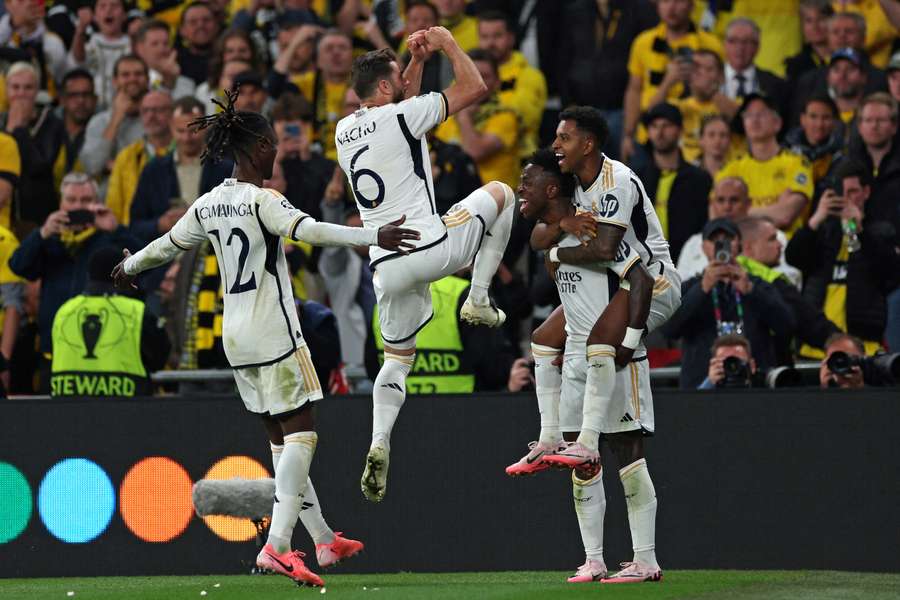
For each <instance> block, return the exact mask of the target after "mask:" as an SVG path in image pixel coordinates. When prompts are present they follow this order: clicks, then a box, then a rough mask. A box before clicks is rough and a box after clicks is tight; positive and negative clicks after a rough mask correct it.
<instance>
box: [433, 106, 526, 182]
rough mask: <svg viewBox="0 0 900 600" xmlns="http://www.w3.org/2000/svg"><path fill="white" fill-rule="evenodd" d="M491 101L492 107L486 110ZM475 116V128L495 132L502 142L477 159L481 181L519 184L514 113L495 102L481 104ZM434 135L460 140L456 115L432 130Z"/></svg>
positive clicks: (456, 141)
mask: <svg viewBox="0 0 900 600" xmlns="http://www.w3.org/2000/svg"><path fill="white" fill-rule="evenodd" d="M489 105H493V109H492V110H490V109H489V110H485V107H486V106H489ZM478 110H479V112H478V114H476V116H475V128H476V129H477V130H478V131H479V132H480V133H489V134H491V135H495V136H497V137H498V138H500V140H501V141H502V142H503V149H502V150H500V152H497V153H496V154H494V155H493V156H490V157H488V158H486V159H483V160H480V161H477V162H476V163H475V166H476V167H478V174H479V175H480V176H481V181H482V182H484V183H487V182H488V181H493V180H497V181H502V182H503V183H506V184H508V185H509V186H511V187H512V188H513V189H515V187H516V186H517V185H519V166H520V162H519V151H518V150H519V148H518V141H519V122H518V119H517V118H516V115H515V113H513V112H512V111H511V110H509V109H504V108H499V107H497V106H496V104H494V103H488V104H483V105H482V106H481V108H479V109H478ZM434 134H435V136H436V137H437V138H438V139H439V140H441V141H442V142H448V143H452V144H459V143H460V134H459V124H458V123H457V122H456V117H450V118H449V119H447V120H446V121H444V122H443V123H441V124H440V125H439V126H438V128H437V129H436V130H435V133H434Z"/></svg>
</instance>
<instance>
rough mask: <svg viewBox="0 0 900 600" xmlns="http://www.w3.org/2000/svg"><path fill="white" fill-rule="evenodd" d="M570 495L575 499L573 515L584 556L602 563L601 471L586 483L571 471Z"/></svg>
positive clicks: (603, 512)
mask: <svg viewBox="0 0 900 600" xmlns="http://www.w3.org/2000/svg"><path fill="white" fill-rule="evenodd" d="M572 495H573V497H574V498H575V514H576V515H577V516H578V528H579V529H580V530H581V542H582V543H583V544H584V554H585V556H586V557H587V558H589V559H591V560H599V561H601V562H602V561H603V517H604V516H605V515H606V491H605V490H604V489H603V469H600V472H599V473H597V475H595V476H594V477H592V478H591V479H588V480H587V481H582V480H581V479H579V478H578V477H577V476H576V475H575V471H572Z"/></svg>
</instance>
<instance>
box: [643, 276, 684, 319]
mask: <svg viewBox="0 0 900 600" xmlns="http://www.w3.org/2000/svg"><path fill="white" fill-rule="evenodd" d="M648 271H649V272H650V275H651V276H652V277H653V297H652V298H651V299H650V314H649V315H648V316H647V331H648V332H651V333H652V332H653V331H656V330H657V329H658V328H659V327H661V326H662V325H663V324H665V322H666V321H668V320H669V318H670V317H671V316H672V315H673V314H675V311H676V310H678V307H679V306H681V276H680V275H679V274H678V271H676V270H675V268H674V267H670V266H668V265H666V264H665V263H661V262H660V263H656V264H654V265H652V266H651V267H650V268H649V269H648Z"/></svg>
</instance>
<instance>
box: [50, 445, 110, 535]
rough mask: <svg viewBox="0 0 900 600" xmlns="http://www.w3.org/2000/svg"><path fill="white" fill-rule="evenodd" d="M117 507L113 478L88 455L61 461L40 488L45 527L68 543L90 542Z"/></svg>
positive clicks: (108, 520)
mask: <svg viewBox="0 0 900 600" xmlns="http://www.w3.org/2000/svg"><path fill="white" fill-rule="evenodd" d="M115 508H116V492H115V489H113V485H112V481H110V479H109V476H108V475H107V474H106V471H104V470H103V469H102V468H100V466H99V465H97V463H95V462H92V461H90V460H88V459H86V458H67V459H65V460H61V461H59V462H58V463H56V464H55V465H53V467H52V468H51V469H50V470H49V471H47V474H46V475H45V476H44V479H43V481H41V485H40V487H39V488H38V513H39V514H40V516H41V520H42V521H43V522H44V526H45V527H46V528H47V530H48V531H49V532H50V533H51V534H52V535H53V536H54V537H55V538H57V539H59V540H61V541H63V542H67V543H69V544H81V543H84V542H90V541H91V540H93V539H94V538H96V537H97V536H99V535H100V534H101V533H103V532H104V531H106V528H107V527H108V526H109V522H110V519H112V515H113V512H115Z"/></svg>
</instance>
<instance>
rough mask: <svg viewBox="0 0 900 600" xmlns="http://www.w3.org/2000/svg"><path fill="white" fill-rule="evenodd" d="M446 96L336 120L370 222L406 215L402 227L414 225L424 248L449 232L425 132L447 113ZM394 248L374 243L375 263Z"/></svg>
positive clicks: (343, 157) (342, 152)
mask: <svg viewBox="0 0 900 600" xmlns="http://www.w3.org/2000/svg"><path fill="white" fill-rule="evenodd" d="M447 116H448V114H447V98H446V97H444V94H442V93H438V92H431V93H430V94H424V95H422V96H416V97H415V98H409V99H407V100H404V101H403V102H398V103H396V104H386V105H384V106H378V107H370V108H360V109H359V110H357V111H356V112H354V113H353V114H352V115H349V116H347V117H344V118H343V119H341V120H340V122H339V123H338V124H337V129H336V132H335V136H334V139H335V144H336V146H337V154H338V162H339V163H340V165H341V169H343V170H344V173H346V174H347V179H348V181H349V182H350V188H351V189H352V190H353V195H354V196H355V197H356V204H357V206H358V207H359V213H360V216H361V217H362V221H363V224H364V226H365V227H368V228H378V227H381V226H382V225H386V224H388V223H391V222H392V221H396V220H397V219H399V218H400V217H401V216H403V215H406V221H405V222H404V224H403V227H408V228H410V229H415V230H416V231H418V232H419V233H420V234H421V236H422V239H421V240H418V241H415V242H412V243H413V244H414V245H416V246H417V247H419V248H422V247H425V246H428V245H429V244H432V245H433V244H435V243H437V242H438V241H440V240H441V239H443V237H444V236H445V235H446V228H445V227H444V224H443V222H442V221H441V219H440V215H438V214H437V209H436V206H435V202H434V183H433V182H432V179H431V157H430V156H429V154H428V144H427V143H426V142H425V139H424V138H425V134H426V133H428V132H429V131H430V130H431V129H433V128H434V127H435V126H437V125H438V124H440V123H441V122H443V121H444V120H446V119H447ZM391 254H395V253H394V252H392V251H390V250H384V249H382V248H375V247H373V248H371V250H370V252H369V256H370V258H371V262H372V264H373V265H374V264H375V263H377V262H379V260H380V259H383V258H385V257H386V256H388V255H391Z"/></svg>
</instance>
